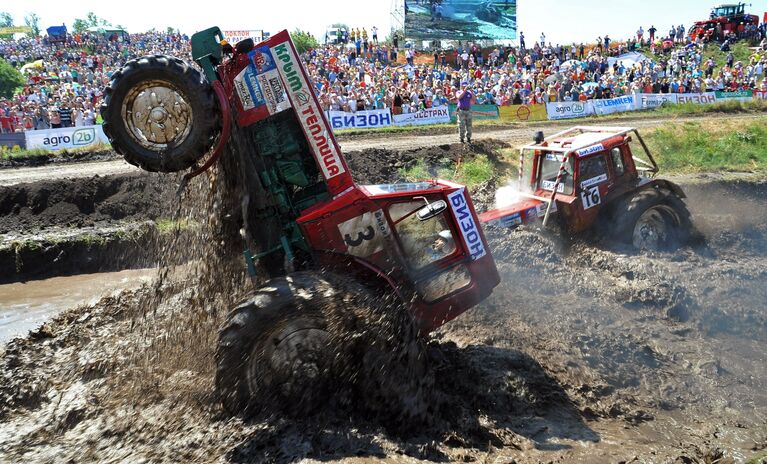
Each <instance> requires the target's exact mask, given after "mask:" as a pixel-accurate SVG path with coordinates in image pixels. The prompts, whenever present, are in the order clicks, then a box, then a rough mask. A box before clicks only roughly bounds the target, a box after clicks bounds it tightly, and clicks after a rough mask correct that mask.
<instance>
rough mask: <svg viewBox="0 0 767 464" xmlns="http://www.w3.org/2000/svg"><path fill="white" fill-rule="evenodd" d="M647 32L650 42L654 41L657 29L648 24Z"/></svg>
mask: <svg viewBox="0 0 767 464" xmlns="http://www.w3.org/2000/svg"><path fill="white" fill-rule="evenodd" d="M647 32H649V33H650V43H653V42H655V33H656V32H658V30H657V29H655V26H650V29H647Z"/></svg>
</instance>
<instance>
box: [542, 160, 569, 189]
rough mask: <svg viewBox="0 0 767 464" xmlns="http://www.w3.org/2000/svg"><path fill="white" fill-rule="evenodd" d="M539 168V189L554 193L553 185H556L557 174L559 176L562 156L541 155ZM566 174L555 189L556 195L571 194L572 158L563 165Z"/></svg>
mask: <svg viewBox="0 0 767 464" xmlns="http://www.w3.org/2000/svg"><path fill="white" fill-rule="evenodd" d="M540 159H541V163H540V165H541V167H540V171H539V173H540V176H539V179H540V188H542V189H543V190H548V191H550V192H552V191H554V185H556V183H557V174H559V167H560V166H561V165H562V155H561V154H556V153H546V154H544V155H541V158H540ZM565 169H566V170H567V174H566V175H564V176H563V177H562V181H561V182H560V184H559V187H557V193H562V194H565V195H572V194H573V174H572V173H573V157H572V156H570V157H569V158H568V159H567V163H566V164H565Z"/></svg>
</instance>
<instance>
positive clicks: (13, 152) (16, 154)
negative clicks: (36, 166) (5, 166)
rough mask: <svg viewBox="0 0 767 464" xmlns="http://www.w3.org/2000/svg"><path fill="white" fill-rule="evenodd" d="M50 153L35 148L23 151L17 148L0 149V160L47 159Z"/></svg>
mask: <svg viewBox="0 0 767 464" xmlns="http://www.w3.org/2000/svg"><path fill="white" fill-rule="evenodd" d="M48 156H50V152H49V151H48V150H46V149H45V148H35V149H32V150H24V149H22V148H20V147H18V146H15V147H13V148H8V147H0V159H5V160H12V159H17V158H38V157H48Z"/></svg>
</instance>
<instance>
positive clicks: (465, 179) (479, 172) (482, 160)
mask: <svg viewBox="0 0 767 464" xmlns="http://www.w3.org/2000/svg"><path fill="white" fill-rule="evenodd" d="M400 174H401V175H402V177H404V178H405V180H407V181H408V182H415V181H419V180H425V179H436V178H439V179H445V180H450V181H453V182H458V183H460V184H464V185H466V186H467V187H469V188H473V187H476V186H477V185H481V184H483V183H485V182H487V181H489V180H490V179H492V178H493V177H494V176H495V175H496V174H497V173H496V170H495V168H494V167H493V163H492V162H491V161H490V160H489V159H487V157H485V156H482V155H477V156H472V157H471V158H469V159H466V160H464V161H463V162H462V163H461V164H460V165H459V166H457V169H456V164H455V163H454V162H453V161H452V160H450V159H447V158H445V159H444V160H442V161H441V162H440V164H438V165H436V166H427V165H426V163H425V162H424V160H418V162H417V163H416V164H414V165H412V166H410V167H408V168H404V169H402V170H401V171H400Z"/></svg>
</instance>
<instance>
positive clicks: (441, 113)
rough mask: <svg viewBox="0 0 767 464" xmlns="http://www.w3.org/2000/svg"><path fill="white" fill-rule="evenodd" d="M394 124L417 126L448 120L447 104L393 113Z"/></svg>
mask: <svg viewBox="0 0 767 464" xmlns="http://www.w3.org/2000/svg"><path fill="white" fill-rule="evenodd" d="M392 118H393V119H394V125H395V126H417V125H421V124H439V123H441V122H450V112H449V111H448V109H447V105H444V106H436V107H434V108H429V109H425V110H421V111H419V112H417V113H407V114H395V115H394V116H392Z"/></svg>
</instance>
